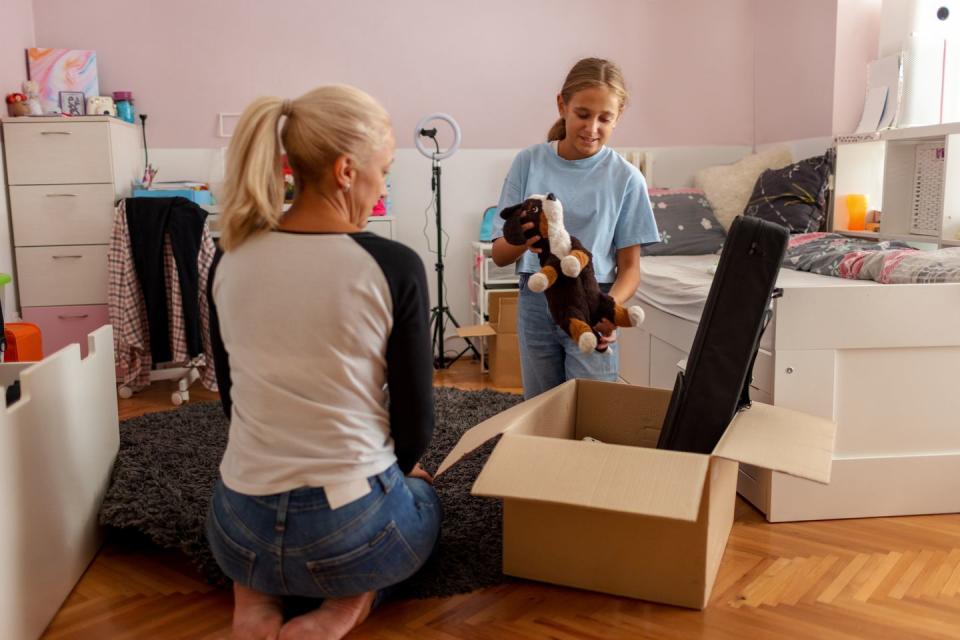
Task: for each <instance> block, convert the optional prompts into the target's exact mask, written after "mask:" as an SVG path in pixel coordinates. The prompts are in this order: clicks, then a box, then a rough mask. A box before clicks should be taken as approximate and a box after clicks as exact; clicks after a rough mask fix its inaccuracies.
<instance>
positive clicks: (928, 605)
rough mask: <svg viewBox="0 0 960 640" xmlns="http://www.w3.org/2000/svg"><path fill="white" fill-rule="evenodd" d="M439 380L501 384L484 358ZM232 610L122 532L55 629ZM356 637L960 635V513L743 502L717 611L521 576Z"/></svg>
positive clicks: (176, 620) (392, 608)
mask: <svg viewBox="0 0 960 640" xmlns="http://www.w3.org/2000/svg"><path fill="white" fill-rule="evenodd" d="M436 383H437V384H438V385H450V386H457V387H460V388H472V389H478V388H484V387H488V386H489V385H487V384H486V383H485V382H484V381H483V379H482V378H481V376H480V374H479V372H478V370H477V366H476V365H475V364H474V363H471V362H463V363H457V364H456V365H455V366H454V367H453V369H452V370H450V371H447V372H443V373H442V374H438V376H437V379H436ZM191 394H192V396H193V398H192V399H191V401H193V400H198V399H210V398H213V397H215V396H213V395H211V394H204V393H202V392H196V393H195V392H193V391H191ZM168 396H169V391H167V390H166V389H164V388H163V387H162V385H161V386H160V387H159V388H157V389H155V390H154V389H151V390H149V391H147V392H145V393H144V394H141V395H138V396H137V397H135V398H133V399H131V400H127V401H120V407H121V415H122V416H123V417H130V416H133V415H139V414H141V413H145V412H147V411H155V410H163V409H168V408H170V405H169V401H168ZM231 606H232V599H231V595H230V593H229V592H228V591H222V590H217V589H213V588H211V587H210V586H209V585H207V584H206V583H204V582H203V581H202V580H200V579H199V577H198V576H197V574H196V573H195V572H194V571H193V569H192V568H191V567H190V565H189V564H188V562H187V561H186V560H185V559H184V558H183V557H182V556H181V555H180V554H179V553H176V552H172V551H164V550H159V549H156V548H154V547H151V546H149V545H147V544H145V543H143V542H138V541H133V540H126V539H111V540H109V541H108V542H107V544H106V545H105V546H104V548H103V549H102V550H101V552H100V554H99V555H98V556H97V558H96V559H95V560H94V562H93V563H92V564H91V565H90V567H89V569H88V570H87V572H86V573H85V574H84V576H83V578H82V579H81V581H80V582H79V583H78V585H77V587H76V588H75V589H74V591H73V593H72V594H71V595H70V596H69V597H68V598H67V600H66V602H64V604H63V606H62V607H61V610H60V612H59V613H58V615H57V616H56V618H55V619H54V620H53V622H52V623H51V624H50V626H49V628H48V629H47V632H46V634H45V635H44V636H43V637H44V638H51V639H53V638H63V639H77V638H83V639H87V638H90V639H101V638H109V639H114V638H116V639H126V638H157V639H166V638H171V639H172V638H191V639H194V638H195V639H201V640H207V639H214V638H226V637H228V635H229V629H230V615H231ZM350 637H351V638H357V639H364V638H369V639H382V640H403V639H414V638H415V639H418V640H452V639H463V640H501V639H505V638H518V639H523V638H528V639H547V638H549V639H557V640H573V639H580V638H584V639H595V638H642V639H654V638H656V639H659V638H664V639H690V638H717V639H730V640H753V639H755V638H777V639H792V638H804V639H807V638H814V639H818V640H819V639H843V640H853V639H863V638H869V639H887V638H890V639H898V640H899V639H905V640H907V639H910V640H912V639H914V638H917V639H921V638H923V639H925V638H937V639H940V638H960V515H958V514H949V515H938V516H917V517H902V518H875V519H864V520H838V521H824V522H804V523H782V524H776V525H771V524H769V523H767V522H765V521H764V520H763V518H762V516H761V515H760V514H759V513H758V512H757V511H755V510H754V509H753V508H752V507H751V506H750V505H749V504H747V503H745V502H743V501H742V500H740V501H739V502H738V503H737V511H736V522H735V524H734V528H733V532H732V533H731V536H730V542H729V544H728V546H727V551H726V554H725V555H724V559H723V563H722V565H721V567H720V573H719V576H718V578H717V583H716V585H715V586H714V591H713V595H712V597H711V602H710V605H709V606H708V607H707V608H706V609H705V610H704V611H689V610H685V609H679V608H676V607H668V606H662V605H656V604H651V603H646V602H640V601H635V600H630V599H627V598H618V597H613V596H607V595H603V594H597V593H591V592H587V591H579V590H575V589H566V588H561V587H554V586H550V585H545V584H537V583H531V582H519V581H518V582H515V583H510V584H506V585H503V586H500V587H496V588H492V589H485V590H482V591H478V592H475V593H471V594H467V595H462V596H455V597H452V598H446V599H442V600H421V601H408V602H396V603H391V604H387V605H385V606H384V607H383V608H381V609H380V610H379V611H377V612H376V613H375V614H374V615H373V616H372V617H371V618H370V619H369V620H368V621H367V622H366V623H364V624H363V625H362V626H361V627H360V628H358V629H357V630H356V631H355V632H354V633H353V634H352V635H351V636H350Z"/></svg>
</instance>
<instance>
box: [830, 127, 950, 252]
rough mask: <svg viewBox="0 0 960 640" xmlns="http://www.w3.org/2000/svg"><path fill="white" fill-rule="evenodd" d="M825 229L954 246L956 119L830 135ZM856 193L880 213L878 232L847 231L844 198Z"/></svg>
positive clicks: (868, 236) (932, 244)
mask: <svg viewBox="0 0 960 640" xmlns="http://www.w3.org/2000/svg"><path fill="white" fill-rule="evenodd" d="M835 142H836V145H837V166H836V172H835V179H834V189H833V193H834V197H833V199H832V201H833V203H834V204H833V207H832V211H831V216H830V223H829V228H830V229H831V230H832V231H835V232H837V233H843V234H845V235H849V236H853V237H861V238H870V239H876V240H901V241H904V242H909V243H911V244H917V245H928V246H933V247H957V246H960V123H951V124H945V125H932V126H927V127H911V128H907V129H890V130H887V131H881V132H876V133H869V134H863V135H853V136H840V137H838V138H837V139H836V141H835ZM851 193H862V194H864V195H866V196H867V203H868V205H867V206H868V208H869V209H876V210H879V211H880V212H881V216H880V228H879V231H873V232H872V231H850V230H848V228H847V227H848V226H849V219H848V216H847V209H846V204H845V196H846V195H848V194H851Z"/></svg>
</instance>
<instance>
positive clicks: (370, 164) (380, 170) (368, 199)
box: [350, 133, 395, 228]
mask: <svg viewBox="0 0 960 640" xmlns="http://www.w3.org/2000/svg"><path fill="white" fill-rule="evenodd" d="M394 147H395V141H394V138H393V133H390V134H389V135H388V136H387V140H386V141H385V143H384V145H383V146H382V147H380V149H379V150H377V151H375V152H373V153H372V154H371V155H370V157H369V158H368V159H367V161H366V162H365V163H364V164H363V166H362V167H361V168H359V169H358V170H357V175H356V179H355V181H354V183H353V189H352V191H351V194H350V195H351V196H352V201H353V205H354V206H353V207H351V208H352V209H354V211H353V215H354V216H356V217H357V218H358V219H357V220H353V221H352V222H354V223H355V224H356V225H357V226H359V227H361V228H362V227H363V226H364V225H365V224H366V223H367V218H368V217H369V215H370V212H371V211H373V207H374V205H376V204H377V201H378V200H379V199H380V198H385V197H386V196H387V173H389V172H390V165H391V164H393V151H394Z"/></svg>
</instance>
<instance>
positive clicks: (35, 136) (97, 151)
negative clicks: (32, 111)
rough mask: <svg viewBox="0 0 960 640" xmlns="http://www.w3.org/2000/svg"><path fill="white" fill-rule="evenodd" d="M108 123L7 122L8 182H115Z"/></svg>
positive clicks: (5, 124) (5, 140) (5, 125)
mask: <svg viewBox="0 0 960 640" xmlns="http://www.w3.org/2000/svg"><path fill="white" fill-rule="evenodd" d="M108 126H109V123H107V122H63V121H56V120H55V121H52V122H23V123H21V122H5V123H4V125H3V132H4V145H5V147H6V154H7V163H6V164H7V180H8V183H9V184H11V185H17V184H78V183H87V182H112V181H113V170H112V168H111V165H110V135H109V132H108V129H107V127H108Z"/></svg>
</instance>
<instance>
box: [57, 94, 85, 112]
mask: <svg viewBox="0 0 960 640" xmlns="http://www.w3.org/2000/svg"><path fill="white" fill-rule="evenodd" d="M60 112H61V113H63V114H64V115H67V116H84V115H87V98H86V96H85V95H84V93H83V91H61V92H60Z"/></svg>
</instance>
